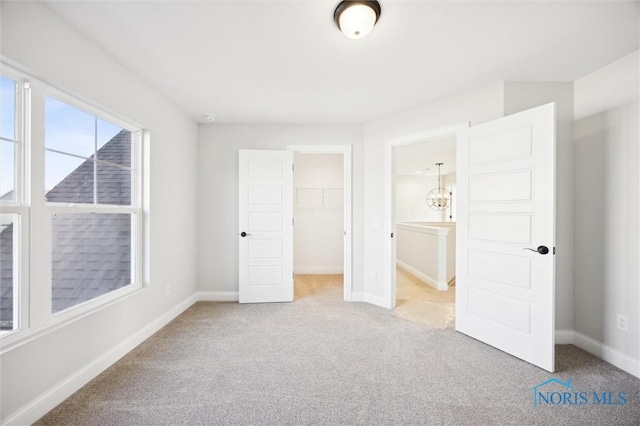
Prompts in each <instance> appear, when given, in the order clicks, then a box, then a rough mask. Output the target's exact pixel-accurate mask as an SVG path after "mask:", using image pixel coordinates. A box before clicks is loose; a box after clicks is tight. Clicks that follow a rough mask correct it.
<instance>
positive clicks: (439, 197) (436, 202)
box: [427, 163, 451, 210]
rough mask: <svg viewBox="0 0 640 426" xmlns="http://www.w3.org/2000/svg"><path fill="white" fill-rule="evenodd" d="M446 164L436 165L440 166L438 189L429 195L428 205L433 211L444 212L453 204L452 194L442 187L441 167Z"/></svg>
mask: <svg viewBox="0 0 640 426" xmlns="http://www.w3.org/2000/svg"><path fill="white" fill-rule="evenodd" d="M443 164H444V163H436V166H438V187H437V188H434V189H432V190H431V191H429V193H428V194H427V205H428V206H429V207H430V208H432V209H433V210H444V209H446V208H447V207H449V204H451V194H450V193H449V191H447V190H446V189H445V188H443V187H442V186H441V185H440V166H442V165H443Z"/></svg>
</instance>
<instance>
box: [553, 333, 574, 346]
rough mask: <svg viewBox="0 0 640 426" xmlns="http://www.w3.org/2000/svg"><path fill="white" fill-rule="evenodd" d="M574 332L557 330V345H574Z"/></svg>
mask: <svg viewBox="0 0 640 426" xmlns="http://www.w3.org/2000/svg"><path fill="white" fill-rule="evenodd" d="M573 337H574V331H573V330H556V345H573V342H574V340H575V339H574V338H573Z"/></svg>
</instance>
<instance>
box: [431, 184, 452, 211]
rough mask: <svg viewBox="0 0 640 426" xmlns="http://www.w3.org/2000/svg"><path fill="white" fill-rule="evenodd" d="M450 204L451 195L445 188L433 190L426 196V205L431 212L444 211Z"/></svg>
mask: <svg viewBox="0 0 640 426" xmlns="http://www.w3.org/2000/svg"><path fill="white" fill-rule="evenodd" d="M450 202H451V194H449V191H447V190H446V189H445V188H435V189H433V190H431V191H430V192H429V193H428V194H427V205H428V206H429V207H430V208H432V209H433V210H445V209H446V208H447V207H449V203H450Z"/></svg>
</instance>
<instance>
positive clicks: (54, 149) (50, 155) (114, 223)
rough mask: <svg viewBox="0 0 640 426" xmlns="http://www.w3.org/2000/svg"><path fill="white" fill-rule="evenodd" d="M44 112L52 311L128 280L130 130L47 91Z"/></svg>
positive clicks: (132, 226)
mask: <svg viewBox="0 0 640 426" xmlns="http://www.w3.org/2000/svg"><path fill="white" fill-rule="evenodd" d="M45 117H46V118H45V200H46V203H47V204H46V205H47V207H48V208H49V209H50V211H51V228H50V229H51V253H50V254H51V309H52V312H53V313H57V312H60V311H64V310H65V309H68V308H70V307H73V306H75V305H78V304H80V303H84V302H87V301H89V300H92V299H94V298H96V297H98V296H102V295H104V294H107V293H109V292H111V291H114V290H117V289H120V288H122V287H126V286H128V285H130V284H132V283H134V282H135V266H136V262H135V256H133V254H134V250H135V241H134V240H135V234H136V229H137V227H136V216H137V214H138V213H139V212H138V211H137V208H136V207H137V206H136V205H135V204H137V203H136V200H135V194H134V192H133V191H132V189H133V188H132V181H133V180H135V176H134V174H135V170H134V169H133V168H132V164H133V162H132V155H133V153H134V150H132V145H133V144H134V142H135V139H136V134H135V132H134V131H132V130H130V129H125V128H122V127H120V126H118V125H115V124H112V123H111V122H109V121H107V120H105V119H103V118H100V117H98V116H97V115H95V114H92V113H89V112H86V111H84V110H82V109H80V108H77V107H75V106H71V105H69V104H67V103H65V102H62V101H60V100H58V99H56V98H54V97H50V96H47V97H46V99H45ZM79 207H80V208H79Z"/></svg>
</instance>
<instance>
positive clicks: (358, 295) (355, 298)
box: [351, 291, 364, 302]
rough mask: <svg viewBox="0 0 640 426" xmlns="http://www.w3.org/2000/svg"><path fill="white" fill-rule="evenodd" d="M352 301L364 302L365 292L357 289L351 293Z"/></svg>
mask: <svg viewBox="0 0 640 426" xmlns="http://www.w3.org/2000/svg"><path fill="white" fill-rule="evenodd" d="M351 301H352V302H364V293H362V292H360V291H357V292H353V293H352V294H351Z"/></svg>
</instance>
